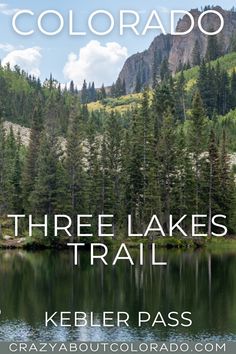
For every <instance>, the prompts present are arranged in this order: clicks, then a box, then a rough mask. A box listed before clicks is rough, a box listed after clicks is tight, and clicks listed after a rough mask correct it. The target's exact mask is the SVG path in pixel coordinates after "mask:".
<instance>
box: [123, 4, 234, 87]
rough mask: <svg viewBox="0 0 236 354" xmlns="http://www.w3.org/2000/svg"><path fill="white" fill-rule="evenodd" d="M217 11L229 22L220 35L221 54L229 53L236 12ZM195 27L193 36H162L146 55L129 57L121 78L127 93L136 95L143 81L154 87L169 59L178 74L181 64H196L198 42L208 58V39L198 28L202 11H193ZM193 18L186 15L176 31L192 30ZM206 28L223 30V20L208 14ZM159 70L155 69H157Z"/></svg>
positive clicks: (191, 34)
mask: <svg viewBox="0 0 236 354" xmlns="http://www.w3.org/2000/svg"><path fill="white" fill-rule="evenodd" d="M214 10H216V11H218V12H220V13H221V14H222V15H223V17H224V21H225V25H224V28H223V30H222V31H221V33H220V34H218V35H217V37H218V42H219V44H220V51H221V54H222V55H224V54H226V53H227V52H228V51H229V47H230V41H231V38H232V36H233V35H234V34H235V33H236V12H233V11H226V10H223V9H222V8H221V7H219V6H217V7H215V8H214ZM190 13H191V14H192V15H193V17H194V20H195V25H194V28H193V30H192V31H191V33H189V34H187V35H175V36H174V35H170V34H167V35H163V34H161V35H159V36H157V37H156V38H155V39H154V40H153V42H152V43H151V45H150V47H149V48H148V49H147V50H145V51H143V52H142V53H137V54H134V55H132V56H131V57H129V58H128V59H127V60H126V62H125V64H124V66H123V68H122V70H121V72H120V74H119V77H120V79H121V80H122V81H123V80H125V83H126V92H127V93H132V92H134V90H135V86H136V82H137V80H139V81H140V82H141V85H142V86H145V85H149V86H150V85H151V84H152V79H153V71H154V70H155V72H156V73H157V75H158V73H159V70H160V65H161V62H162V61H163V59H164V58H167V59H168V62H169V67H170V70H171V71H172V72H175V71H176V69H177V68H178V66H179V64H180V63H182V64H186V63H188V62H189V63H191V62H192V52H193V48H194V45H195V43H196V41H198V44H199V49H200V53H201V56H202V57H204V56H205V54H206V51H207V37H208V36H207V35H205V34H203V33H202V32H201V31H200V30H199V28H198V17H199V16H200V14H201V12H200V11H199V10H198V9H192V10H191V11H190ZM189 25H190V18H189V16H188V15H184V17H183V18H181V19H179V21H178V23H177V26H176V31H177V32H178V31H179V32H183V31H186V30H187V29H188V28H189ZM202 26H203V28H204V29H205V30H208V31H210V30H211V31H212V30H215V29H217V28H218V27H219V18H218V16H216V15H213V14H210V15H209V14H206V15H205V16H204V17H203V19H202ZM154 68H155V69H154Z"/></svg>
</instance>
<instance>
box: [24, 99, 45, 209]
mask: <svg viewBox="0 0 236 354" xmlns="http://www.w3.org/2000/svg"><path fill="white" fill-rule="evenodd" d="M42 119H43V117H42V110H41V103H40V102H38V103H37V104H36V105H35V110H34V114H33V117H32V127H31V131H30V142H29V147H28V149H27V152H26V158H25V163H24V166H23V171H22V193H23V198H22V199H23V206H24V209H25V210H26V211H27V212H29V211H30V209H31V205H30V202H29V200H30V195H31V193H32V192H33V190H34V187H35V180H36V175H37V160H38V153H39V144H40V134H41V131H42V124H43V123H42Z"/></svg>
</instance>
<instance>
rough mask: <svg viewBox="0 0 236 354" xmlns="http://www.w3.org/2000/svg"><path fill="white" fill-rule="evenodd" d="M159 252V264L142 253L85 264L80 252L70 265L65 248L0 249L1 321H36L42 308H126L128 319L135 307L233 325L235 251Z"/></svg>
mask: <svg viewBox="0 0 236 354" xmlns="http://www.w3.org/2000/svg"><path fill="white" fill-rule="evenodd" d="M135 252H136V251H134V257H137V259H138V253H137V255H136V254H135ZM159 257H160V258H161V257H163V258H164V259H165V260H167V262H168V265H167V267H153V266H152V265H151V255H150V254H149V253H146V262H145V266H143V267H142V266H135V267H132V266H130V265H128V266H127V264H126V263H125V262H120V263H119V264H117V265H116V266H115V267H112V266H107V267H106V266H104V265H103V264H101V263H98V264H97V266H95V267H92V266H90V264H89V254H88V253H87V252H83V253H81V259H80V263H81V267H80V268H76V267H73V268H72V265H71V264H72V261H73V254H72V253H70V252H60V253H57V252H50V251H44V252H37V253H27V252H22V251H19V252H18V251H17V252H1V253H0V284H1V290H0V303H1V304H2V307H3V308H2V309H3V312H4V313H6V314H7V317H8V319H9V320H13V319H22V320H24V321H25V322H27V323H29V324H30V325H36V323H38V322H40V323H41V324H42V323H43V320H44V312H45V311H49V312H54V311H86V312H90V311H94V312H96V313H100V312H102V311H127V312H129V313H130V316H131V323H132V325H133V326H136V324H137V320H136V319H137V312H138V311H141V310H144V311H149V312H150V313H153V314H155V313H156V312H157V311H162V312H163V313H164V314H165V313H167V312H169V311H179V312H182V311H191V312H192V313H193V316H192V318H193V326H192V329H191V330H192V331H193V332H194V333H196V332H199V331H204V329H207V330H208V331H209V330H214V329H216V330H217V331H218V332H225V331H228V330H231V331H232V332H235V330H236V277H235V268H236V257H235V254H233V253H231V254H230V253H224V254H219V255H218V254H215V255H214V254H213V255H211V254H210V253H207V252H193V251H188V252H179V251H166V250H160V252H159ZM179 331H184V329H183V328H179ZM186 331H187V330H186Z"/></svg>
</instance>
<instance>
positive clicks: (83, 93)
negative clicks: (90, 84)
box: [81, 80, 88, 104]
mask: <svg viewBox="0 0 236 354" xmlns="http://www.w3.org/2000/svg"><path fill="white" fill-rule="evenodd" d="M81 103H82V104H86V103H88V89H87V82H86V80H84V82H83V86H82V90H81Z"/></svg>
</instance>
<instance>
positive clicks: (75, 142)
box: [65, 105, 85, 239]
mask: <svg viewBox="0 0 236 354" xmlns="http://www.w3.org/2000/svg"><path fill="white" fill-rule="evenodd" d="M78 112H79V111H78V107H76V105H74V109H73V110H72V112H71V117H70V127H69V134H68V137H67V151H66V160H65V166H66V171H67V186H68V188H67V190H68V191H69V204H68V208H69V210H70V215H71V217H72V220H73V226H72V235H73V237H74V238H75V239H76V237H75V236H76V232H75V228H74V227H75V226H74V225H75V224H76V214H77V213H79V211H81V212H82V211H83V210H85V197H84V191H85V178H84V163H83V147H82V135H81V124H82V118H81V116H80V115H79V113H78Z"/></svg>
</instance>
